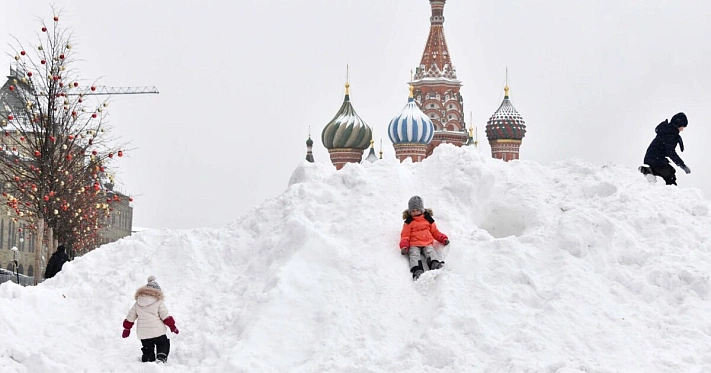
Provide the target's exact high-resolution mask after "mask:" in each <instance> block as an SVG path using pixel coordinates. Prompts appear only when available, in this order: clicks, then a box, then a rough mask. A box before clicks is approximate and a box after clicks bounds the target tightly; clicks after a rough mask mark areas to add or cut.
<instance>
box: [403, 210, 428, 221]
mask: <svg viewBox="0 0 711 373" xmlns="http://www.w3.org/2000/svg"><path fill="white" fill-rule="evenodd" d="M425 213H426V214H428V215H429V216H434V213H433V212H432V209H425ZM409 217H410V210H405V211H403V212H402V220H407V219H408V218H409Z"/></svg>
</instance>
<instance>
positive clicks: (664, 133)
mask: <svg viewBox="0 0 711 373" xmlns="http://www.w3.org/2000/svg"><path fill="white" fill-rule="evenodd" d="M688 123H689V122H688V121H687V119H686V115H685V114H684V113H678V114H676V115H674V116H673V117H672V119H671V121H667V120H664V122H662V123H659V125H658V126H657V128H656V129H655V130H654V131H655V132H656V133H657V136H656V137H655V138H654V140H652V143H651V144H649V147H648V148H647V154H645V155H644V163H645V164H646V165H647V166H642V167H640V168H639V171H640V172H642V173H643V174H645V175H649V174H652V175H655V176H661V177H662V178H663V179H664V181H665V182H666V183H667V185H676V170H675V169H674V167H673V166H672V165H671V164H669V160H667V158H669V159H671V160H672V161H673V162H674V163H675V164H676V165H677V166H679V168H681V169H682V170H684V172H686V173H687V174H690V173H691V169H690V168H689V167H688V166H687V165H686V164H685V163H684V161H683V160H682V159H681V157H679V155H678V154H676V146H677V144H678V145H679V148H680V149H681V151H682V152H683V151H684V141H682V140H681V136H680V133H681V132H682V131H684V128H686V126H687V124H688Z"/></svg>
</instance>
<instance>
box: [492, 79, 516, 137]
mask: <svg viewBox="0 0 711 373" xmlns="http://www.w3.org/2000/svg"><path fill="white" fill-rule="evenodd" d="M504 92H505V94H504V101H503V102H502V103H501V106H499V108H498V109H497V110H496V112H494V114H493V115H492V116H491V118H489V120H488V121H487V122H486V137H487V138H488V139H489V141H492V140H521V139H523V137H524V136H525V135H526V122H525V121H524V120H523V118H522V117H521V115H520V114H519V113H518V111H516V109H515V108H514V107H513V104H512V103H511V100H510V99H509V87H508V86H506V87H505V88H504Z"/></svg>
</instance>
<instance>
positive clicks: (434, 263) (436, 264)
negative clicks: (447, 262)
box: [430, 260, 443, 269]
mask: <svg viewBox="0 0 711 373" xmlns="http://www.w3.org/2000/svg"><path fill="white" fill-rule="evenodd" d="M442 264H443V263H442V262H440V261H439V260H433V261H432V262H431V263H430V269H440V268H442Z"/></svg>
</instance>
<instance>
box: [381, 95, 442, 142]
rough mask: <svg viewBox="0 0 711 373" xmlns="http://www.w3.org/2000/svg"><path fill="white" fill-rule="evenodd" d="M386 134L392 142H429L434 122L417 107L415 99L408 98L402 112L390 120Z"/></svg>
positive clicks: (432, 133)
mask: <svg viewBox="0 0 711 373" xmlns="http://www.w3.org/2000/svg"><path fill="white" fill-rule="evenodd" d="M388 136H390V141H392V142H393V144H400V143H416V144H429V143H430V141H432V136H434V124H432V121H431V120H430V118H428V117H427V115H425V113H423V112H422V110H420V108H419V107H417V104H416V103H415V99H413V98H412V89H410V98H409V99H408V100H407V105H405V108H404V109H402V112H401V113H400V114H398V116H396V117H395V118H393V119H392V120H391V121H390V125H389V126H388Z"/></svg>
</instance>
